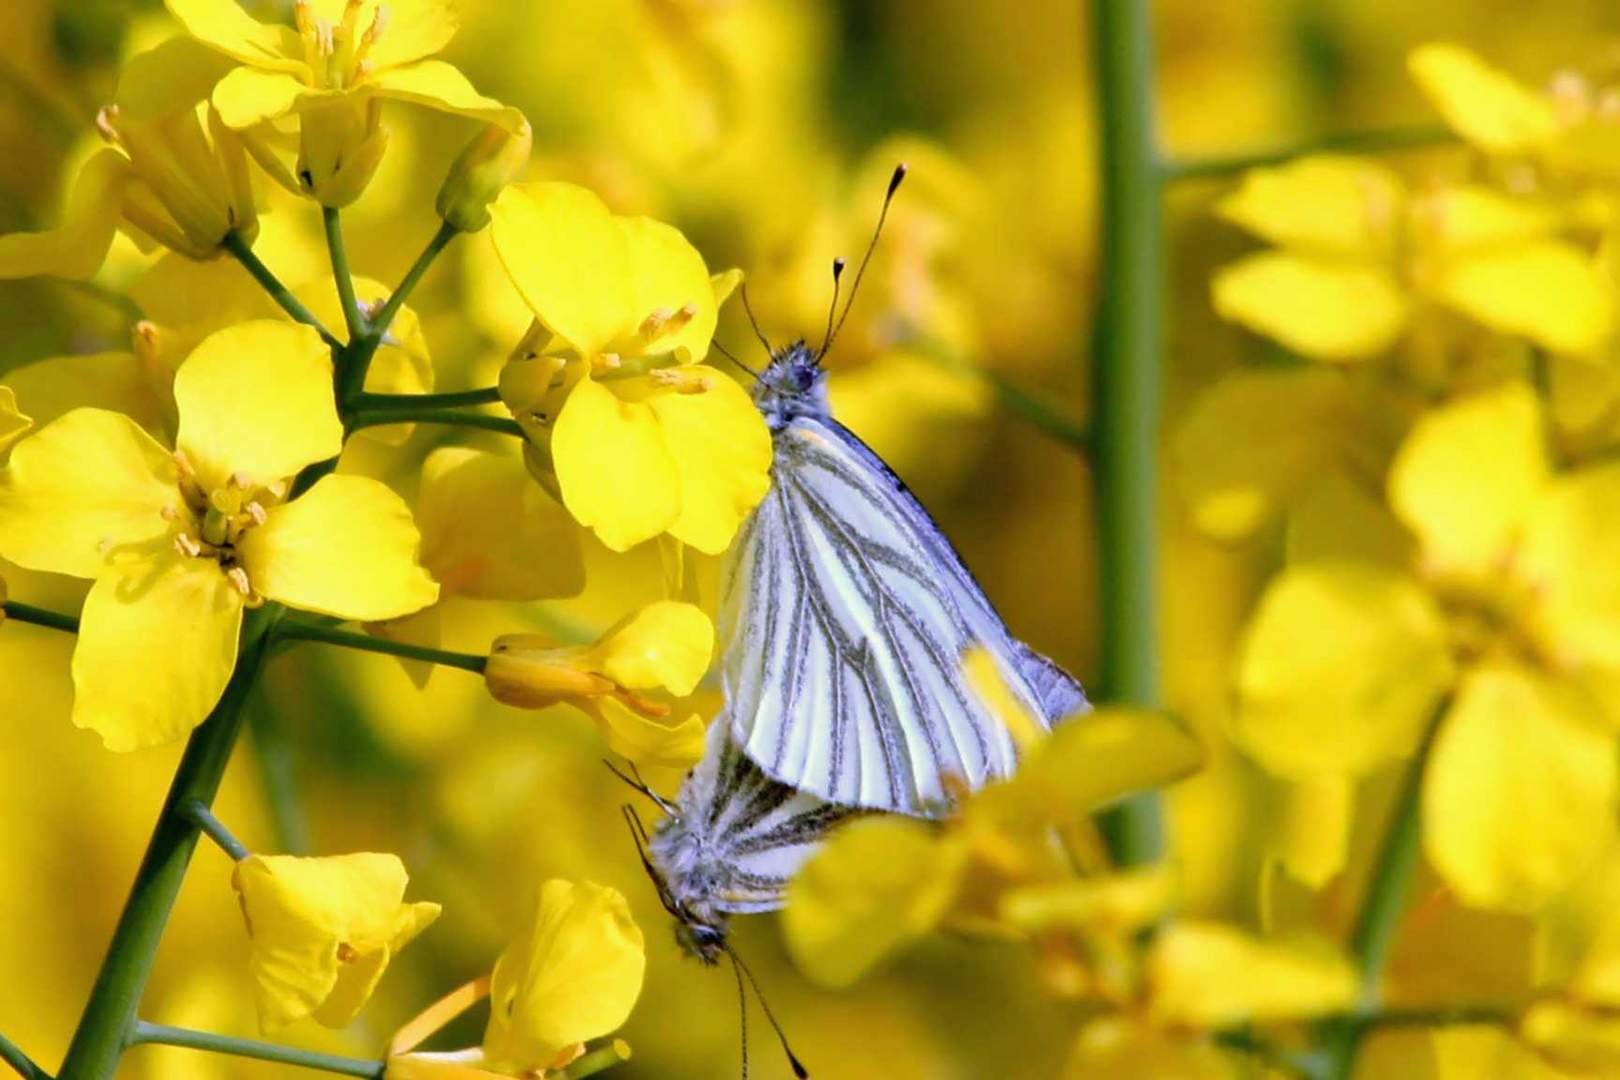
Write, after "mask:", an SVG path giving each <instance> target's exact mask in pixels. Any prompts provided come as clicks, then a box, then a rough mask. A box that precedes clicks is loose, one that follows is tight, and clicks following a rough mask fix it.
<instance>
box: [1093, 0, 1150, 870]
mask: <svg viewBox="0 0 1620 1080" xmlns="http://www.w3.org/2000/svg"><path fill="white" fill-rule="evenodd" d="M1092 10H1093V13H1094V19H1095V27H1096V41H1097V57H1096V70H1097V105H1098V111H1099V122H1100V126H1101V133H1102V147H1101V162H1102V274H1101V277H1102V281H1103V291H1102V298H1101V306H1100V308H1099V310H1098V313H1097V349H1096V356H1097V360H1096V370H1095V376H1094V377H1095V380H1096V391H1095V395H1094V399H1093V400H1094V401H1095V402H1096V422H1095V423H1096V429H1095V430H1096V453H1095V459H1094V460H1095V472H1096V485H1097V517H1098V520H1099V521H1101V522H1102V527H1101V534H1100V536H1099V549H1098V563H1099V566H1098V570H1099V574H1100V592H1101V612H1100V614H1101V621H1102V641H1101V645H1102V650H1101V652H1102V655H1101V670H1100V683H1101V685H1100V687H1099V690H1100V696H1101V697H1102V698H1103V699H1104V700H1106V701H1112V702H1119V703H1121V704H1126V705H1133V706H1137V707H1139V708H1148V709H1152V708H1156V707H1157V706H1158V704H1159V656H1158V652H1159V640H1158V608H1159V591H1158V561H1159V534H1158V516H1159V482H1158V436H1159V380H1160V371H1159V368H1160V360H1161V357H1160V323H1161V315H1162V312H1161V302H1162V301H1161V294H1162V291H1163V285H1164V282H1163V268H1162V265H1161V262H1162V255H1163V253H1162V251H1161V245H1162V231H1163V221H1162V217H1163V209H1162V205H1161V197H1162V194H1163V193H1162V190H1161V184H1160V170H1159V163H1158V159H1157V154H1156V151H1155V141H1154V131H1153V46H1152V35H1151V26H1150V23H1151V19H1150V14H1149V11H1148V4H1147V2H1146V0H1092ZM1103 826H1104V831H1105V833H1106V834H1107V835H1108V837H1109V840H1110V844H1111V846H1112V847H1113V849H1114V855H1115V857H1116V858H1117V859H1118V860H1119V861H1120V862H1121V863H1123V864H1126V865H1129V864H1132V863H1140V862H1148V861H1151V860H1153V859H1156V858H1158V857H1159V856H1160V854H1161V853H1162V851H1163V847H1164V840H1163V835H1162V833H1163V826H1162V822H1161V813H1160V808H1159V801H1158V796H1157V795H1155V794H1153V793H1151V792H1149V793H1145V794H1142V795H1138V796H1136V797H1135V798H1133V799H1131V800H1130V801H1128V802H1126V803H1124V804H1123V805H1121V806H1120V807H1118V808H1117V809H1115V810H1113V811H1111V812H1110V813H1109V814H1107V815H1106V816H1105V817H1104V819H1103Z"/></svg>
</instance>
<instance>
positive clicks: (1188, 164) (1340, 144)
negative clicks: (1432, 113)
mask: <svg viewBox="0 0 1620 1080" xmlns="http://www.w3.org/2000/svg"><path fill="white" fill-rule="evenodd" d="M1457 141H1458V140H1457V133H1456V132H1454V131H1452V130H1451V129H1450V128H1447V127H1441V126H1438V125H1429V126H1423V127H1408V128H1382V129H1377V130H1372V131H1343V132H1336V133H1333V134H1328V135H1321V136H1318V137H1317V138H1314V139H1307V140H1306V141H1304V142H1298V143H1294V144H1292V145H1290V146H1279V147H1274V148H1272V149H1268V150H1255V151H1251V152H1249V153H1243V154H1223V155H1221V156H1219V157H1208V158H1193V159H1190V160H1187V161H1170V162H1166V163H1165V165H1164V168H1163V171H1164V174H1165V177H1166V178H1167V179H1170V180H1196V179H1211V178H1214V179H1219V178H1223V177H1228V176H1232V175H1234V174H1236V173H1240V172H1243V171H1244V170H1246V169H1254V168H1258V167H1260V166H1263V165H1281V164H1283V163H1284V162H1288V161H1293V160H1295V159H1296V158H1301V157H1305V156H1308V155H1310V154H1322V153H1340V154H1376V153H1387V152H1390V151H1395V150H1421V149H1425V148H1427V147H1431V146H1444V145H1446V144H1448V143H1454V142H1457Z"/></svg>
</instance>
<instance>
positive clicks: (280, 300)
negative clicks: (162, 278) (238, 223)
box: [219, 233, 343, 349]
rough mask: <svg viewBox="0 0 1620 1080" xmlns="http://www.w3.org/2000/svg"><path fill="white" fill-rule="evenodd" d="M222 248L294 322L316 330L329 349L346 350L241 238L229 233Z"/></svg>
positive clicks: (335, 336)
mask: <svg viewBox="0 0 1620 1080" xmlns="http://www.w3.org/2000/svg"><path fill="white" fill-rule="evenodd" d="M219 246H220V247H222V248H224V249H225V250H226V251H228V252H230V253H231V256H232V257H233V258H235V259H236V261H237V262H239V263H241V264H242V266H243V268H244V269H246V270H247V272H248V273H249V274H252V275H253V280H254V281H257V282H258V283H259V285H260V286H261V287H262V288H263V289H264V291H265V292H267V293H269V294H270V299H272V300H274V301H275V302H276V304H277V305H278V306H279V307H280V308H281V310H282V311H285V312H286V313H287V314H288V315H290V316H291V317H292V319H293V321H295V322H301V323H303V324H304V325H305V326H312V327H314V328H315V331H316V333H318V334H320V335H321V340H322V341H324V342H326V344H327V346H328V347H329V348H332V349H341V348H343V342H341V341H339V340H338V339H337V335H335V334H333V333H332V331H330V330H328V329H327V328H326V327H325V326H324V325H322V323H321V320H319V319H317V318H316V317H315V314H314V313H313V312H312V311H310V310H309V308H307V307H305V306H304V305H303V303H302V302H300V301H299V299H298V297H296V296H294V295H293V294H292V291H291V290H290V289H288V288H287V286H285V285H283V284H282V283H281V279H280V278H278V277H276V275H275V274H274V273H273V272H272V271H271V269H270V268H269V267H268V266H266V265H264V263H263V262H262V261H261V260H260V259H259V257H258V256H257V255H255V254H253V249H252V248H250V247H248V246H247V244H246V243H244V242H243V240H242V238H241V237H240V236H238V235H236V234H235V233H226V234H225V239H224V240H221V241H220V245H219Z"/></svg>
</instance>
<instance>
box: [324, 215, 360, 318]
mask: <svg viewBox="0 0 1620 1080" xmlns="http://www.w3.org/2000/svg"><path fill="white" fill-rule="evenodd" d="M321 221H322V223H323V224H324V225H325V226H326V250H327V253H328V254H329V255H330V256H331V259H332V280H333V281H334V282H335V283H336V284H337V294H338V303H339V304H340V305H341V306H342V308H343V324H344V326H346V327H347V328H348V331H349V340H350V341H359V340H360V339H361V338H362V337H364V336H365V334H366V320H365V317H364V316H363V315H361V314H360V300H359V298H357V297H356V296H355V295H354V275H353V274H351V273H349V252H348V249H347V248H346V247H344V245H343V221H342V218H341V217H340V215H339V214H338V211H337V208H336V207H333V206H323V207H321Z"/></svg>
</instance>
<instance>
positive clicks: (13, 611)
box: [0, 600, 79, 634]
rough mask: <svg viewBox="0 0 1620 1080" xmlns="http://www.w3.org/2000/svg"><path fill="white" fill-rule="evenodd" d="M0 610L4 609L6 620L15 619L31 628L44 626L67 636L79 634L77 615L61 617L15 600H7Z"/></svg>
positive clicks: (61, 615) (0, 606)
mask: <svg viewBox="0 0 1620 1080" xmlns="http://www.w3.org/2000/svg"><path fill="white" fill-rule="evenodd" d="M0 609H4V611H5V613H6V618H7V619H16V620H17V621H18V622H21V623H28V624H29V625H31V626H45V627H49V628H50V629H52V630H61V631H62V632H64V633H68V634H77V633H78V632H79V617H78V616H77V615H63V614H62V613H60V612H56V611H47V610H45V609H44V608H38V607H35V606H34V605H33V604H22V603H18V602H17V601H16V600H7V601H6V602H5V603H4V604H0ZM3 621H4V620H0V622H3Z"/></svg>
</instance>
